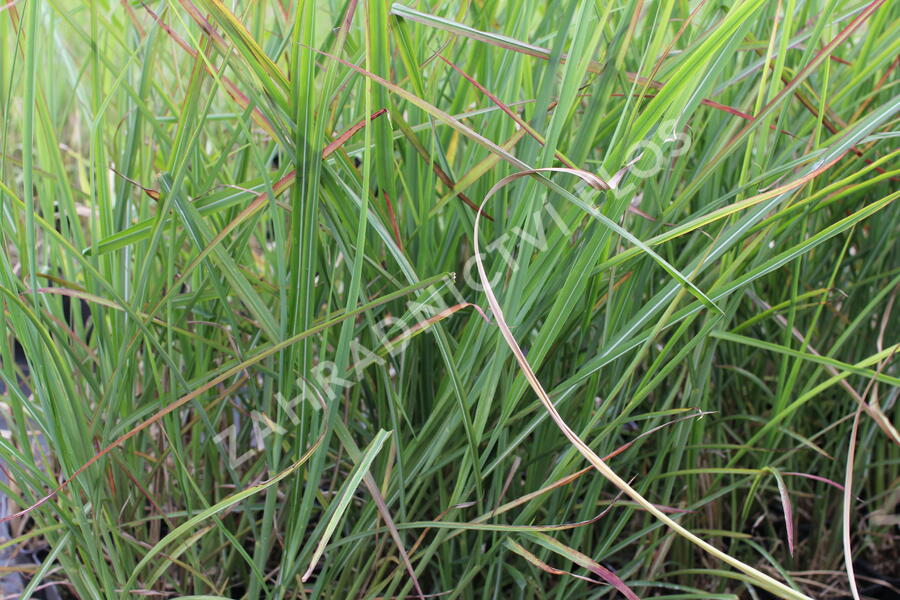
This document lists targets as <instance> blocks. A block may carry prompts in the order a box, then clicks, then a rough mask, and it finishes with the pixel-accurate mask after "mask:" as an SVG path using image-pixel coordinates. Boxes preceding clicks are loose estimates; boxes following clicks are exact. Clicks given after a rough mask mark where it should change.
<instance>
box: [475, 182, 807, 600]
mask: <svg viewBox="0 0 900 600" xmlns="http://www.w3.org/2000/svg"><path fill="white" fill-rule="evenodd" d="M513 180H514V178H513V179H510V177H506V178H504V179H502V180H501V181H499V182H498V183H497V184H496V185H495V186H494V187H493V188H491V190H490V191H489V192H488V193H487V195H486V196H485V197H484V200H482V203H481V208H484V206H485V204H487V202H488V200H490V199H491V197H492V196H493V195H494V194H496V193H497V191H499V190H500V189H501V188H502V187H503V186H505V185H506V184H508V183H509V182H510V181H513ZM603 185H607V186H608V184H606V183H605V182H603ZM479 214H480V213H479ZM479 225H480V219H479V217H478V216H476V217H475V228H474V229H475V232H474V247H475V261H476V267H477V268H478V275H479V277H480V279H481V284H482V286H483V289H484V293H485V295H486V296H487V299H488V304H489V305H490V307H491V311H492V312H493V313H494V319H495V320H496V322H497V325H498V326H499V327H500V332H501V334H502V335H503V339H504V340H506V343H507V345H508V346H509V348H510V350H512V353H513V356H515V358H516V362H518V363H519V367H520V369H521V371H522V373H523V374H524V376H525V378H526V380H527V381H528V384H529V385H530V386H531V388H532V389H533V390H534V392H535V393H536V394H537V396H538V398H539V399H540V401H541V403H542V404H543V405H544V408H545V409H546V410H547V412H548V413H549V414H550V417H551V418H552V419H553V422H554V423H556V426H557V427H559V429H560V431H562V433H563V435H565V437H566V438H567V439H568V440H569V442H570V443H571V444H572V445H573V446H574V447H575V448H576V449H577V450H578V452H579V453H580V454H581V455H582V456H584V457H585V458H586V459H587V460H588V462H590V463H591V465H593V466H594V468H595V469H597V470H598V471H600V473H601V474H602V475H603V476H604V477H606V478H607V479H608V480H609V481H610V482H612V483H613V484H614V485H615V486H616V487H617V488H619V489H620V490H622V491H623V492H625V493H626V494H627V495H628V497H630V498H631V499H632V500H634V501H635V502H636V503H637V504H639V505H640V506H641V507H643V508H644V509H645V510H646V511H647V512H649V513H651V514H652V515H653V516H654V517H656V518H657V519H658V520H659V521H661V522H662V523H664V524H665V525H666V526H668V527H669V528H670V529H672V530H673V531H675V532H676V533H677V534H679V535H681V536H682V537H684V538H685V539H687V540H688V541H689V542H691V543H693V544H694V545H696V546H697V547H699V548H700V549H702V550H704V551H706V552H707V553H709V554H710V555H712V556H713V557H715V558H717V559H719V560H721V561H723V562H725V563H727V564H729V565H731V566H732V567H734V568H735V569H737V570H739V571H741V572H743V573H744V574H746V575H747V576H749V578H750V579H751V580H752V581H754V582H755V583H757V584H758V585H760V586H761V587H764V588H767V589H768V590H770V591H772V592H774V593H776V594H778V595H779V596H781V597H782V598H786V599H791V600H811V599H810V598H809V597H808V596H806V595H805V594H802V593H800V592H798V591H796V590H794V589H792V588H790V587H788V586H787V585H785V584H784V583H782V582H780V581H778V580H777V579H774V578H773V577H771V576H769V575H767V574H765V573H763V572H762V571H760V570H758V569H756V568H754V567H752V566H750V565H748V564H746V563H744V562H742V561H740V560H738V559H736V558H734V557H732V556H730V555H729V554H727V553H725V552H723V551H721V550H719V549H718V548H716V547H715V546H713V545H712V544H710V543H709V542H707V541H705V540H703V539H701V538H700V537H698V536H696V535H695V534H693V533H691V532H690V531H688V530H687V529H686V528H684V527H682V526H681V525H679V524H678V523H677V522H675V521H674V520H673V519H671V518H670V517H669V516H668V515H666V514H665V513H663V512H662V511H661V510H659V509H658V508H657V507H656V506H654V505H653V504H652V503H651V502H650V501H649V500H647V499H646V498H644V497H643V496H642V495H641V494H640V493H638V491H637V490H635V489H634V488H632V487H631V486H630V485H628V483H627V482H626V481H625V480H624V479H622V478H621V477H620V476H619V475H618V474H617V473H616V472H615V471H613V470H612V469H611V468H610V467H609V466H608V465H607V464H606V462H604V461H603V459H601V458H600V457H599V456H598V455H597V454H596V453H595V452H594V451H593V450H592V449H591V448H590V446H588V445H587V444H586V443H585V442H584V441H583V440H582V439H581V438H580V437H579V436H578V434H577V433H575V431H574V430H573V429H572V428H571V427H569V425H568V424H567V423H566V422H565V420H563V418H562V415H560V414H559V412H558V411H557V410H556V406H554V404H553V402H552V401H551V400H550V397H549V396H548V395H547V392H546V391H545V390H544V387H543V386H542V385H541V383H540V381H539V380H538V378H537V376H536V375H535V374H534V371H533V370H532V368H531V365H530V364H529V362H528V359H527V358H525V354H524V353H523V352H522V349H521V348H520V347H519V344H518V342H517V341H516V339H515V337H514V336H513V334H512V331H511V330H510V328H509V326H508V325H507V323H506V318H505V317H504V315H503V309H502V308H501V307H500V303H499V301H498V300H497V297H496V296H495V295H494V291H493V288H492V286H491V283H490V279H489V277H488V275H487V272H486V270H485V267H484V263H483V262H482V260H481V251H480V247H479V239H478V237H479V236H478V228H479Z"/></svg>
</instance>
